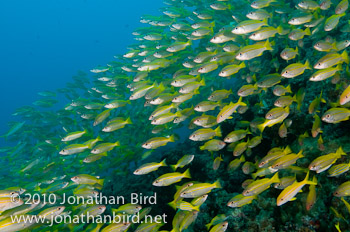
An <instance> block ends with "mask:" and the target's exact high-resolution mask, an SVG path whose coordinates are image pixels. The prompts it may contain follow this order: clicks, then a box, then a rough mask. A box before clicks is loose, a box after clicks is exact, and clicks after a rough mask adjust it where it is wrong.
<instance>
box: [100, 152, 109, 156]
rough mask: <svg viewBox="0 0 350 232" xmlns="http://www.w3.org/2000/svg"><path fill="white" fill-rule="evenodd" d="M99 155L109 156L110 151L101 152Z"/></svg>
mask: <svg viewBox="0 0 350 232" xmlns="http://www.w3.org/2000/svg"><path fill="white" fill-rule="evenodd" d="M99 155H102V156H108V152H102V153H100V154H99Z"/></svg>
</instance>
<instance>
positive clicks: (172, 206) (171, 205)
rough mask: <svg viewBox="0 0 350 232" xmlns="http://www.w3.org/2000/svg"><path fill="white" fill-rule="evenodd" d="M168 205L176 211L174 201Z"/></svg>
mask: <svg viewBox="0 0 350 232" xmlns="http://www.w3.org/2000/svg"><path fill="white" fill-rule="evenodd" d="M168 205H169V206H170V207H171V208H173V209H176V201H175V200H173V201H172V202H169V203H168Z"/></svg>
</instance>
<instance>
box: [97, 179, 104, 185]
mask: <svg viewBox="0 0 350 232" xmlns="http://www.w3.org/2000/svg"><path fill="white" fill-rule="evenodd" d="M104 182H105V179H99V180H98V181H97V183H98V184H99V185H101V186H103V183H104Z"/></svg>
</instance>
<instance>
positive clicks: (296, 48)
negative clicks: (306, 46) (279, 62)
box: [295, 46, 299, 55]
mask: <svg viewBox="0 0 350 232" xmlns="http://www.w3.org/2000/svg"><path fill="white" fill-rule="evenodd" d="M295 52H296V53H297V54H298V55H299V49H298V46H296V47H295Z"/></svg>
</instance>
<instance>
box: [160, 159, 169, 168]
mask: <svg viewBox="0 0 350 232" xmlns="http://www.w3.org/2000/svg"><path fill="white" fill-rule="evenodd" d="M165 161H166V158H165V159H163V160H162V161H161V162H160V164H161V165H162V166H168V165H167V164H166V162H165Z"/></svg>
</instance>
